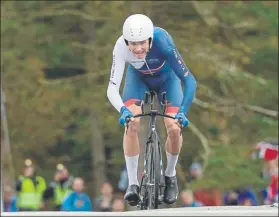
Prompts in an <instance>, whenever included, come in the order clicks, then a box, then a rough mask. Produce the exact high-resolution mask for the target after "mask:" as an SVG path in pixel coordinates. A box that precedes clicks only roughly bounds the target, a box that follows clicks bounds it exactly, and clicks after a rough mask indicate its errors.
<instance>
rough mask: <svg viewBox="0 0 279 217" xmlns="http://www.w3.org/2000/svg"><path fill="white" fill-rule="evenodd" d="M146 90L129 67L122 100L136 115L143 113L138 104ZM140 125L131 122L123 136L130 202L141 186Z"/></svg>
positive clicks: (136, 120)
mask: <svg viewBox="0 0 279 217" xmlns="http://www.w3.org/2000/svg"><path fill="white" fill-rule="evenodd" d="M146 90H147V87H146V85H145V84H144V83H143V82H142V81H141V79H140V76H139V75H138V74H137V72H136V71H135V70H134V69H133V68H132V67H131V66H129V67H128V71H127V75H126V79H125V85H124V89H123V96H122V99H123V101H124V104H125V105H126V106H127V107H128V109H129V110H130V111H131V112H132V113H133V114H134V115H135V114H139V113H141V107H140V106H139V104H137V102H140V101H141V100H142V99H143V98H144V92H145V91H146ZM139 124H140V119H139V118H135V119H134V120H133V121H132V122H130V125H129V128H128V132H127V135H126V132H125V133H124V136H123V149H124V155H125V161H126V167H127V172H128V178H129V188H128V189H127V193H126V195H125V199H127V200H130V199H129V197H130V196H129V195H132V199H131V200H133V199H134V198H135V195H134V194H135V191H136V190H137V188H138V187H137V186H139V183H138V178H137V170H138V159H139V153H140V147H139V139H138V130H139ZM131 186H132V187H131ZM130 188H132V189H130ZM136 197H137V196H136ZM130 198H131V197H130Z"/></svg>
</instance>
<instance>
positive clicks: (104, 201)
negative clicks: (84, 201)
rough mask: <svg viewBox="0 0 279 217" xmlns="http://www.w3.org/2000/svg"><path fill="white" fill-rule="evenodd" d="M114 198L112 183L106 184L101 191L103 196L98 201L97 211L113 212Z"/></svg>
mask: <svg viewBox="0 0 279 217" xmlns="http://www.w3.org/2000/svg"><path fill="white" fill-rule="evenodd" d="M113 198H114V195H113V187H112V185H111V183H110V182H104V183H103V186H102V189H101V195H100V196H99V197H98V198H97V199H96V203H95V204H96V210H97V211H99V212H110V211H112V202H113Z"/></svg>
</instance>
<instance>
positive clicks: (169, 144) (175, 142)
mask: <svg viewBox="0 0 279 217" xmlns="http://www.w3.org/2000/svg"><path fill="white" fill-rule="evenodd" d="M164 91H166V98H167V101H168V106H167V109H166V113H167V114H168V115H171V116H175V115H176V113H177V112H178V109H179V107H180V105H181V102H182V100H183V92H182V87H181V82H180V80H179V78H177V77H176V76H171V78H170V79H168V80H167V81H166V82H165V83H164V84H163V85H162V88H161V90H160V94H161V93H162V92H164ZM159 96H161V95H159ZM159 100H160V99H159ZM164 122H165V126H166V129H167V134H168V136H167V140H166V156H167V167H166V170H165V182H166V188H165V193H164V202H165V203H167V204H172V203H174V202H175V201H176V200H177V195H178V186H177V179H176V170H175V167H176V164H177V161H178V156H179V152H180V149H181V146H182V136H181V135H180V128H179V126H178V125H177V124H176V123H175V121H174V120H173V119H170V118H165V119H164Z"/></svg>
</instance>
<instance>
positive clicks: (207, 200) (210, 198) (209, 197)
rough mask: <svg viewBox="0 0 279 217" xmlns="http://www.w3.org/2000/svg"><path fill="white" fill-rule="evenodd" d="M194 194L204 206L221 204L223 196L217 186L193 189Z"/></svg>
mask: <svg viewBox="0 0 279 217" xmlns="http://www.w3.org/2000/svg"><path fill="white" fill-rule="evenodd" d="M194 195H195V198H196V200H198V201H200V202H202V203H203V204H204V205H205V206H221V205H223V196H222V193H221V191H220V189H218V188H209V189H201V190H195V192H194Z"/></svg>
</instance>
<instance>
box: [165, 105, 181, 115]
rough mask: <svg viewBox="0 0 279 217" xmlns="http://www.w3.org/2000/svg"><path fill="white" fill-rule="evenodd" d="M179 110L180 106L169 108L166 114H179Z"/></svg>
mask: <svg viewBox="0 0 279 217" xmlns="http://www.w3.org/2000/svg"><path fill="white" fill-rule="evenodd" d="M178 110H179V107H178V106H167V108H166V112H165V113H177V112H178Z"/></svg>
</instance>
